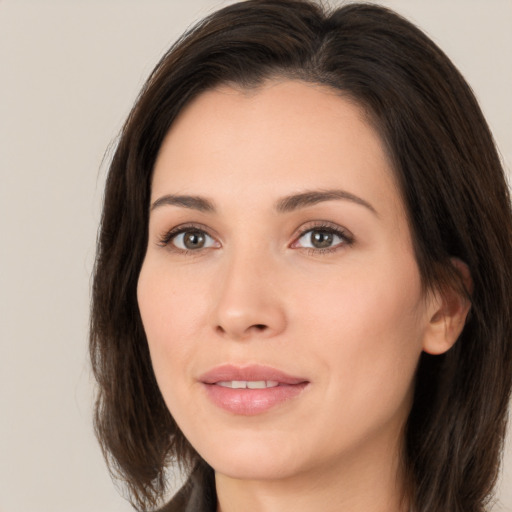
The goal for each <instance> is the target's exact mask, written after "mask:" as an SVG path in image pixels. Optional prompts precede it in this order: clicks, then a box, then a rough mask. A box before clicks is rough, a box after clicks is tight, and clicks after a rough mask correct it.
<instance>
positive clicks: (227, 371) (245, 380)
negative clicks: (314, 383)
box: [199, 365, 310, 416]
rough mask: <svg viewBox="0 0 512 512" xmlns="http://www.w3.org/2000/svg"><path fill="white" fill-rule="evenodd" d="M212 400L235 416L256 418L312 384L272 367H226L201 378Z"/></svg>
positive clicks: (207, 394) (221, 367) (296, 395)
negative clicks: (255, 416)
mask: <svg viewBox="0 0 512 512" xmlns="http://www.w3.org/2000/svg"><path fill="white" fill-rule="evenodd" d="M199 381H200V383H201V384H202V386H203V389H204V391H205V393H206V396H207V398H208V400H209V401H210V402H211V403H213V404H214V405H215V406H217V407H219V408H221V409H223V410H225V411H228V412H230V413H232V414H236V415H242V416H254V415H257V414H262V413H265V412H267V411H269V410H270V409H274V408H276V407H278V406H280V405H284V404H285V403H287V402H289V401H290V400H291V399H293V398H296V397H298V396H299V395H301V393H302V391H304V389H305V388H306V387H307V386H308V385H309V384H310V383H309V381H308V380H307V379H304V378H302V377H295V376H292V375H289V374H287V373H284V372H282V371H280V370H277V369H275V368H272V367H269V366H262V365H251V366H233V365H222V366H218V367H215V368H213V369H212V370H210V371H208V372H206V373H205V374H203V375H202V376H201V377H200V378H199Z"/></svg>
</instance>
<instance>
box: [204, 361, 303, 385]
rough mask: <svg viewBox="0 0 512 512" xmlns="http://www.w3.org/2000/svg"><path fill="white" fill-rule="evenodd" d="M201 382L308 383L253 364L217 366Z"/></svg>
mask: <svg viewBox="0 0 512 512" xmlns="http://www.w3.org/2000/svg"><path fill="white" fill-rule="evenodd" d="M199 380H200V381H201V382H204V383H205V384H215V383H217V382H226V381H233V380H237V381H262V380H271V381H277V382H279V383H280V384H290V385H291V384H301V383H303V382H307V379H304V378H303V377H297V376H293V375H289V374H287V373H285V372H283V371H281V370H277V369H276V368H272V367H271V366H265V365H259V364H252V365H247V366H236V365H232V364H224V365H220V366H216V367H215V368H212V369H211V370H208V371H207V372H206V373H203V374H202V375H201V376H200V377H199Z"/></svg>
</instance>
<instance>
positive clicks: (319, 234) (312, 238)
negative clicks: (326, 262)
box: [294, 229, 347, 249]
mask: <svg viewBox="0 0 512 512" xmlns="http://www.w3.org/2000/svg"><path fill="white" fill-rule="evenodd" d="M344 242H347V240H346V238H345V237H344V236H343V234H342V233H337V232H335V231H333V230H329V229H310V230H308V231H306V232H305V233H304V234H303V235H302V236H301V237H300V238H299V239H298V240H297V242H296V243H295V244H294V245H295V246H298V247H304V248H308V249H330V248H333V247H335V246H337V245H340V244H342V243H344Z"/></svg>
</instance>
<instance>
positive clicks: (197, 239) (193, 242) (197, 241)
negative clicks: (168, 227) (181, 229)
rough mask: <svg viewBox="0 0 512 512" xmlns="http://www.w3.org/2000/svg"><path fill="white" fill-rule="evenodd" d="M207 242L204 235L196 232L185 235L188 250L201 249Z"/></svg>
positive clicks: (184, 241)
mask: <svg viewBox="0 0 512 512" xmlns="http://www.w3.org/2000/svg"><path fill="white" fill-rule="evenodd" d="M204 242H205V239H204V235H203V234H202V233H198V232H195V231H192V232H188V233H185V236H184V240H183V243H184V245H185V247H186V248H187V249H200V248H201V247H203V245H204Z"/></svg>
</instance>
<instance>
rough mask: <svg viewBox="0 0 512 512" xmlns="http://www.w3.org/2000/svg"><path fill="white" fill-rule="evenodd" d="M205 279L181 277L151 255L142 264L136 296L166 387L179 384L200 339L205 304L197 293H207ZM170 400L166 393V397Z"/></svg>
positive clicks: (155, 366) (160, 381) (162, 385)
mask: <svg viewBox="0 0 512 512" xmlns="http://www.w3.org/2000/svg"><path fill="white" fill-rule="evenodd" d="M201 283H202V281H201V280H199V279H196V280H193V279H192V280H187V279H185V280H181V279H179V278H177V277H176V275H173V276H171V275H170V273H169V269H168V268H165V266H163V265H159V264H158V262H154V261H152V260H151V259H150V260H149V261H148V260H146V261H145V262H144V264H143V266H142V269H141V272H140V276H139V281H138V286H137V300H138V305H139V310H140V314H141V318H142V323H143V326H144V331H145V333H146V338H147V341H148V345H149V351H150V355H151V361H152V364H153V369H154V372H155V376H156V378H157V381H158V384H159V386H160V388H161V389H162V391H163V392H164V395H165V390H167V389H173V388H174V386H175V385H176V382H175V381H177V380H178V379H177V376H178V374H179V371H180V370H181V369H182V368H183V367H184V366H186V365H187V364H188V362H189V361H191V359H192V357H193V351H194V344H193V343H190V340H194V339H195V340H197V339H199V336H198V331H199V330H200V329H201V325H202V323H201V319H202V318H204V312H203V310H202V304H201V302H199V301H198V300H197V297H201V296H203V297H204V296H207V295H206V294H205V293H204V290H203V289H202V284H201ZM164 398H166V400H167V397H164Z"/></svg>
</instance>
